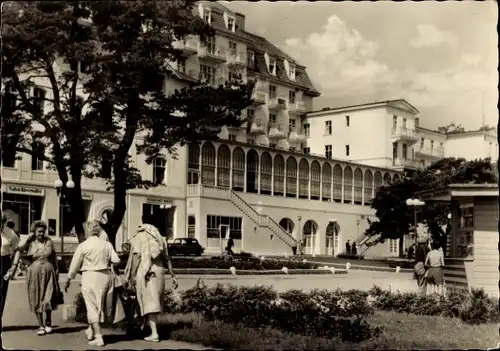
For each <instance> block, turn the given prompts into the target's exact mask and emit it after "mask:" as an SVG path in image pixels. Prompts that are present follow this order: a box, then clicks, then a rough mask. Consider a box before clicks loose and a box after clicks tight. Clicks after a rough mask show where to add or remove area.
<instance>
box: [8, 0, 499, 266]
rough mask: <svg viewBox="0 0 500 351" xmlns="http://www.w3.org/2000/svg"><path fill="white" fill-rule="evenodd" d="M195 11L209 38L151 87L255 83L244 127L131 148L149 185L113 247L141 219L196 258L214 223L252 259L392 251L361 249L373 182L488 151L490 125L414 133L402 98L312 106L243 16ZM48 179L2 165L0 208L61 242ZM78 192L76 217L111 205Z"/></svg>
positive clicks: (212, 235) (136, 196)
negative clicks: (159, 153) (152, 149)
mask: <svg viewBox="0 0 500 351" xmlns="http://www.w3.org/2000/svg"><path fill="white" fill-rule="evenodd" d="M198 14H199V16H201V18H203V19H204V20H205V21H207V22H208V23H209V24H210V25H212V26H213V28H214V29H215V30H216V36H215V38H214V39H213V40H211V41H209V42H208V43H200V42H199V41H198V40H197V39H196V38H186V39H185V40H183V41H180V42H177V43H176V45H177V47H178V48H179V49H180V50H182V52H183V56H184V58H185V60H184V61H182V62H176V63H172V64H171V69H172V71H173V73H174V75H173V78H168V79H165V81H164V87H165V93H166V94H169V93H171V92H173V91H174V90H175V89H176V88H179V87H182V86H183V85H186V84H190V83H193V82H198V81H200V80H202V81H206V82H208V83H209V84H213V85H217V84H220V83H222V82H223V81H225V80H226V79H228V78H232V77H233V76H239V77H242V78H243V79H244V80H247V79H254V80H256V82H257V83H256V86H255V90H254V93H253V106H251V107H249V108H248V109H247V110H246V111H243V112H242V113H243V114H244V115H246V116H247V122H246V123H245V124H244V125H242V126H241V127H240V128H223V129H222V131H221V133H220V139H219V141H217V142H203V143H201V145H200V146H195V147H188V146H186V147H179V148H178V150H177V152H178V155H177V157H176V158H175V159H174V158H172V157H170V156H169V155H168V154H165V156H164V157H162V158H158V159H156V160H155V162H154V163H153V164H151V165H148V164H147V163H146V162H145V158H144V157H143V156H142V155H136V152H135V150H131V155H132V157H133V158H134V161H135V163H136V166H137V167H138V168H139V169H140V170H141V173H142V176H143V177H145V178H149V179H151V180H153V181H155V182H157V183H158V184H159V185H158V186H157V187H155V188H153V189H149V190H143V189H135V190H132V191H130V192H129V194H128V199H127V212H126V215H125V217H124V219H123V224H122V226H121V228H120V231H119V233H118V239H117V240H118V242H117V247H120V245H121V243H122V242H124V241H126V240H127V239H128V238H130V237H131V236H132V235H133V234H134V232H135V230H136V228H137V227H138V225H139V224H140V223H141V217H142V216H143V215H145V216H146V218H148V221H149V222H151V223H153V224H155V225H156V226H157V227H158V228H159V229H160V231H161V232H162V234H163V235H165V236H166V237H167V238H169V239H173V238H181V237H193V238H196V239H198V241H199V242H200V243H201V245H202V246H204V247H205V248H206V251H207V252H217V251H219V252H220V250H221V247H223V242H222V241H223V240H225V239H224V238H222V239H221V232H225V231H226V230H227V231H228V232H229V233H230V235H231V236H232V237H233V239H234V242H235V245H236V250H243V251H247V252H252V253H258V254H268V255H269V254H280V255H281V254H284V253H287V254H291V253H292V247H294V246H297V243H299V242H301V243H303V248H304V251H305V253H307V254H316V255H324V254H327V255H336V254H339V253H342V252H343V248H344V247H345V243H346V241H347V240H350V242H351V243H352V242H357V243H358V245H360V248H359V249H358V251H362V252H364V251H365V250H366V252H364V253H365V255H371V256H391V255H398V253H399V242H398V241H397V240H389V241H386V242H385V243H382V244H378V245H375V246H372V247H370V248H369V249H365V248H364V246H363V243H365V241H366V239H365V236H364V231H365V230H366V228H367V227H368V220H369V219H370V220H375V218H376V217H375V215H374V211H373V210H372V209H371V208H370V201H371V199H372V198H373V197H374V195H375V192H376V191H377V189H378V188H379V187H380V186H382V185H383V184H384V183H387V182H390V181H393V180H396V179H399V178H400V177H402V176H404V174H405V172H406V171H410V170H413V169H416V168H419V167H424V166H427V165H429V164H430V163H432V162H433V161H435V160H438V159H440V158H443V157H446V155H452V156H457V154H456V153H457V152H459V151H456V150H458V149H457V148H459V147H458V146H451V148H450V149H449V150H448V151H447V149H448V146H449V145H451V144H453V143H452V141H453V142H455V141H456V140H459V139H460V138H462V139H464V140H465V139H467V140H469V139H470V140H472V139H471V138H473V139H474V138H476V137H477V138H476V139H477V143H478V145H479V144H480V145H481V146H480V147H478V150H480V151H478V154H477V155H476V154H474V155H470V156H468V157H470V158H477V157H487V156H488V155H489V156H491V157H492V158H494V159H496V158H497V157H498V156H497V155H498V151H497V150H498V144H497V142H496V135H493V134H492V132H491V131H478V132H471V133H472V134H473V135H472V134H471V135H472V136H470V135H468V134H467V133H464V134H463V135H462V134H461V135H458V134H457V135H447V134H445V133H442V132H438V131H432V130H428V129H425V128H422V127H420V126H419V125H418V110H417V109H416V108H415V107H414V106H412V105H411V104H410V103H408V102H407V101H405V100H393V101H384V102H377V103H371V104H364V105H358V106H347V107H342V108H326V109H322V110H320V111H314V108H313V99H314V98H315V97H318V96H319V95H320V92H318V91H317V90H316V88H315V87H314V86H313V85H312V83H311V80H310V79H309V77H308V74H307V72H306V68H305V67H304V66H301V65H300V64H299V63H297V62H296V61H295V60H294V59H293V58H292V57H290V56H288V55H287V54H286V53H284V52H283V51H282V50H280V49H278V48H277V47H276V46H274V45H273V44H271V43H270V42H269V41H267V40H266V39H265V38H263V37H261V36H258V35H255V34H252V33H249V32H247V31H246V30H245V16H244V15H242V14H240V13H234V12H232V11H231V10H230V9H228V8H227V7H225V6H223V5H222V4H220V3H217V2H200V3H199V6H198ZM64 65H66V66H69V65H67V64H65V63H61V68H62V69H64V67H65V66H64ZM66 69H69V67H67V68H66ZM35 89H39V90H40V91H41V92H42V94H47V96H48V94H50V91H48V90H47V91H45V92H44V91H43V88H42V87H36V88H35ZM34 94H37V92H34ZM466 134H467V135H466ZM490 134H491V135H490ZM476 139H474V140H476ZM450 143H451V144H450ZM455 144H457V145H462V147H463V145H464V144H463V143H455ZM463 148H464V149H467V150H470V147H469V148H467V147H463ZM459 153H460V152H459ZM495 155H496V156H495ZM57 179H58V175H57V173H56V172H55V171H53V170H50V169H48V168H47V165H46V164H44V162H41V161H40V160H37V159H36V158H32V157H30V156H28V155H22V159H20V160H15V161H14V160H12V162H6V161H4V162H3V165H2V194H3V209H4V211H7V212H8V213H10V214H11V216H13V217H14V218H15V219H16V225H17V227H18V229H19V231H20V232H21V234H22V235H25V234H28V231H29V227H30V223H31V222H32V221H33V220H36V219H40V218H41V219H44V220H45V221H47V222H49V226H51V229H52V230H50V232H49V234H50V235H51V236H53V240H54V241H55V242H56V243H58V242H60V241H61V236H62V235H64V242H65V249H66V250H71V247H72V246H73V247H74V245H75V244H76V237H75V236H74V234H73V232H72V228H73V224H72V223H71V213H70V211H69V208H68V206H67V205H65V204H64V202H63V201H61V199H60V198H59V197H58V194H57V191H56V189H55V188H54V182H55V181H56V180H57ZM82 189H83V197H84V200H85V204H86V205H85V208H86V215H87V217H88V218H89V219H93V218H97V217H99V216H102V215H103V214H104V213H106V211H107V210H110V209H112V208H113V195H112V193H110V192H108V191H106V185H105V184H104V182H102V181H101V180H99V179H84V180H83V184H82Z"/></svg>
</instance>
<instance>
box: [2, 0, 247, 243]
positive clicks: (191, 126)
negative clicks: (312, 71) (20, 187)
mask: <svg viewBox="0 0 500 351" xmlns="http://www.w3.org/2000/svg"><path fill="white" fill-rule="evenodd" d="M195 4H196V3H195V2H191V1H180V0H177V1H144V0H141V1H135V2H132V1H105V2H69V1H60V2H59V1H58V2H55V1H43V2H42V1H40V2H17V3H8V5H7V6H4V7H3V10H4V11H3V12H2V38H3V47H2V66H3V70H2V78H3V80H4V81H5V82H7V83H8V84H10V85H11V86H12V87H13V90H14V91H15V93H16V95H17V97H18V100H19V101H18V104H17V106H16V114H15V118H14V117H13V118H14V119H13V120H14V121H20V122H21V124H20V125H19V128H17V129H16V128H14V127H13V126H15V125H16V123H11V122H10V120H9V121H8V123H5V124H4V126H3V128H4V129H5V131H4V133H6V134H7V135H9V136H12V137H11V138H9V141H8V143H7V144H5V145H6V147H7V149H8V150H7V151H9V152H10V153H12V152H23V153H27V154H30V155H36V156H37V157H40V158H41V159H43V160H44V161H46V162H48V163H49V164H50V165H51V166H52V167H53V168H54V169H56V170H57V172H58V175H59V178H60V179H61V180H62V181H63V183H64V184H66V182H67V181H68V180H69V178H70V176H71V178H72V180H73V181H74V182H75V188H74V189H73V191H71V192H68V195H67V201H68V204H69V205H70V208H71V211H72V213H73V215H74V218H73V219H74V222H75V230H76V232H77V234H78V237H79V239H80V240H82V239H83V233H84V231H83V222H84V221H85V216H84V208H83V205H84V204H83V200H82V191H81V180H82V178H83V177H90V178H93V177H97V178H102V179H103V180H104V181H106V182H107V183H108V184H109V187H110V188H112V189H113V192H114V211H113V214H112V216H111V218H110V219H109V221H108V223H107V225H106V228H105V229H106V231H107V233H108V235H109V237H110V240H111V241H112V242H114V239H115V237H116V233H117V230H118V228H119V227H120V225H121V223H122V220H123V216H124V214H125V210H126V193H127V191H128V190H130V189H134V188H149V187H154V186H155V185H156V184H154V183H153V182H151V181H148V180H145V179H143V178H142V176H141V174H140V172H139V170H138V169H137V168H136V167H135V165H134V163H133V162H132V158H131V155H130V151H131V148H132V146H133V145H134V143H135V144H136V149H137V153H141V154H144V155H146V158H147V162H148V163H151V162H152V161H153V160H154V159H155V158H156V157H158V156H159V155H160V154H161V153H162V151H163V150H166V151H168V152H169V153H172V154H174V155H175V151H176V146H177V145H184V144H185V143H189V142H194V143H196V142H197V141H199V140H212V139H216V138H217V134H218V133H219V131H220V127H221V126H223V125H228V126H238V125H240V124H241V123H242V122H243V121H242V120H241V119H240V117H239V115H240V111H241V110H243V109H244V108H246V107H247V106H248V105H250V104H251V92H252V89H253V83H252V82H249V83H243V82H241V81H238V82H235V81H231V82H228V83H225V84H224V85H221V86H219V87H212V86H209V85H206V84H201V83H200V84H195V85H192V86H189V87H185V88H183V89H181V90H176V91H175V92H174V93H173V94H171V95H169V96H166V94H165V93H164V91H165V86H166V85H167V86H168V84H169V80H168V79H165V78H169V77H171V75H172V70H171V66H170V64H169V62H175V61H176V60H178V59H181V51H180V50H178V49H176V48H174V46H173V43H174V42H175V41H176V38H179V39H182V38H184V37H186V36H187V35H197V36H198V37H199V38H200V40H206V39H207V38H208V37H211V36H213V35H214V32H213V30H212V29H211V27H210V26H208V25H207V24H206V23H205V22H204V21H203V20H202V19H200V18H199V17H198V16H196V15H195V14H194V13H195V12H194V10H195V9H194V6H195ZM89 18H90V19H91V21H89ZM35 84H38V85H41V86H43V89H44V90H45V91H46V92H47V94H46V96H40V93H39V91H37V94H38V95H35V94H33V91H34V88H35ZM4 87H5V88H6V87H7V85H2V88H3V90H4V92H5V89H4ZM167 90H169V91H170V90H171V89H167ZM43 104H45V105H46V106H45V107H46V109H45V111H42V109H41V106H42V105H43ZM179 116H180V117H179ZM24 124H26V128H24V129H23V128H21V126H24ZM138 137H140V138H139V139H138ZM16 138H17V139H16ZM139 140H140V141H139ZM2 146H4V145H3V144H2ZM14 147H15V150H13V148H14ZM40 150H42V151H40Z"/></svg>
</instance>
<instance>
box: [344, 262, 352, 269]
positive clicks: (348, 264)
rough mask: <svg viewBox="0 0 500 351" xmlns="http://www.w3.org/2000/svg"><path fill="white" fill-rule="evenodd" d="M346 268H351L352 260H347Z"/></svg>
mask: <svg viewBox="0 0 500 351" xmlns="http://www.w3.org/2000/svg"><path fill="white" fill-rule="evenodd" d="M345 269H346V271H348V270H349V269H351V262H347V263H346V264H345Z"/></svg>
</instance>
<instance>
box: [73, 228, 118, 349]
mask: <svg viewBox="0 0 500 351" xmlns="http://www.w3.org/2000/svg"><path fill="white" fill-rule="evenodd" d="M85 229H86V237H87V239H86V240H85V241H84V242H82V243H81V244H79V245H78V247H77V249H76V251H75V254H74V256H73V259H72V260H71V265H70V268H69V271H68V280H67V282H66V286H65V290H66V291H67V290H68V288H69V286H70V284H71V280H72V279H74V278H75V276H76V274H77V273H78V272H79V271H82V295H83V299H84V301H85V307H86V309H87V319H88V322H89V325H90V327H89V328H88V329H87V330H86V331H85V333H86V335H87V339H88V340H89V345H92V346H104V340H103V336H102V332H101V323H104V322H107V321H109V320H110V319H111V318H113V317H114V315H115V313H116V308H117V306H116V304H118V303H120V302H119V300H117V299H113V298H112V297H111V298H110V292H111V291H112V289H113V284H114V279H115V276H114V271H113V268H112V264H115V265H116V264H118V263H120V258H119V257H118V254H117V253H116V251H115V249H114V248H113V245H111V243H110V242H106V241H104V240H102V239H101V238H100V237H99V236H100V235H101V232H102V229H101V226H100V225H99V222H97V221H93V222H90V223H88V224H87V225H86V228H85ZM110 305H114V306H110ZM118 307H119V306H118ZM124 317H125V316H124V315H123V318H124ZM123 318H122V319H123ZM112 321H113V322H115V323H116V322H119V321H120V319H116V318H115V319H114V320H112Z"/></svg>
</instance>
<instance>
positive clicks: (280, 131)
mask: <svg viewBox="0 0 500 351" xmlns="http://www.w3.org/2000/svg"><path fill="white" fill-rule="evenodd" d="M267 136H268V138H269V139H272V140H280V139H286V134H285V131H284V128H283V126H282V125H281V124H277V123H273V122H271V123H269V131H268V133H267Z"/></svg>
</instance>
